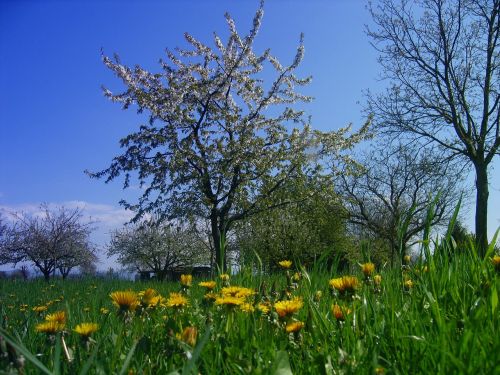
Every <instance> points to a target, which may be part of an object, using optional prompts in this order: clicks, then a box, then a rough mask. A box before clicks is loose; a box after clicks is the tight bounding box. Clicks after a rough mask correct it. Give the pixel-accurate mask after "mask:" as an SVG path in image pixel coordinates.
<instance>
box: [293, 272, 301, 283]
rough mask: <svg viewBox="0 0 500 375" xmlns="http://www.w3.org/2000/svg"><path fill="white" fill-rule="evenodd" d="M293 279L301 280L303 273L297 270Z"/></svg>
mask: <svg viewBox="0 0 500 375" xmlns="http://www.w3.org/2000/svg"><path fill="white" fill-rule="evenodd" d="M292 279H293V281H295V282H299V281H300V279H302V274H301V273H300V272H295V273H294V274H293V276H292Z"/></svg>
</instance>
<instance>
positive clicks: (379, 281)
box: [373, 275, 382, 285]
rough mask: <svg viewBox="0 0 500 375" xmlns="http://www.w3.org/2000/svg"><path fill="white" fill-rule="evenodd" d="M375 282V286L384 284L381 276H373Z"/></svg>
mask: <svg viewBox="0 0 500 375" xmlns="http://www.w3.org/2000/svg"><path fill="white" fill-rule="evenodd" d="M373 282H374V283H375V285H380V284H382V276H380V275H375V276H373Z"/></svg>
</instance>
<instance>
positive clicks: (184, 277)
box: [181, 275, 193, 287]
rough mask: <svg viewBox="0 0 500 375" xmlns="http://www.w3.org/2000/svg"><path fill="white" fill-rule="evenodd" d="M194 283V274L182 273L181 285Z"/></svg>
mask: <svg viewBox="0 0 500 375" xmlns="http://www.w3.org/2000/svg"><path fill="white" fill-rule="evenodd" d="M192 283H193V275H181V285H182V286H185V287H190V286H191V284H192Z"/></svg>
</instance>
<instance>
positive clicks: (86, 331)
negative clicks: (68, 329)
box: [73, 323, 99, 338]
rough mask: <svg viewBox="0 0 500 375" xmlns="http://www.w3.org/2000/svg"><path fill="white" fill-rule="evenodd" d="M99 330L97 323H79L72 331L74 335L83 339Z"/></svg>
mask: <svg viewBox="0 0 500 375" xmlns="http://www.w3.org/2000/svg"><path fill="white" fill-rule="evenodd" d="M98 329H99V325H98V324H97V323H80V324H77V325H76V327H75V328H74V329H73V331H75V332H76V333H78V334H79V335H80V336H82V337H83V338H88V337H89V336H90V335H91V334H93V333H95V332H96V331H97V330H98Z"/></svg>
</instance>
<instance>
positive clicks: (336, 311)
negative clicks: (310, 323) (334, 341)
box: [332, 304, 352, 322]
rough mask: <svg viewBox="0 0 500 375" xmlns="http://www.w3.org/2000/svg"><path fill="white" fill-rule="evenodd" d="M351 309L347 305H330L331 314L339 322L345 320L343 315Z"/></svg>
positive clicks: (347, 313)
mask: <svg viewBox="0 0 500 375" xmlns="http://www.w3.org/2000/svg"><path fill="white" fill-rule="evenodd" d="M351 312H352V311H351V309H349V308H347V307H340V306H339V305H337V304H335V305H333V306H332V314H333V316H334V317H335V319H337V320H338V321H339V322H343V321H344V320H345V316H346V315H349V314H350V313H351Z"/></svg>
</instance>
